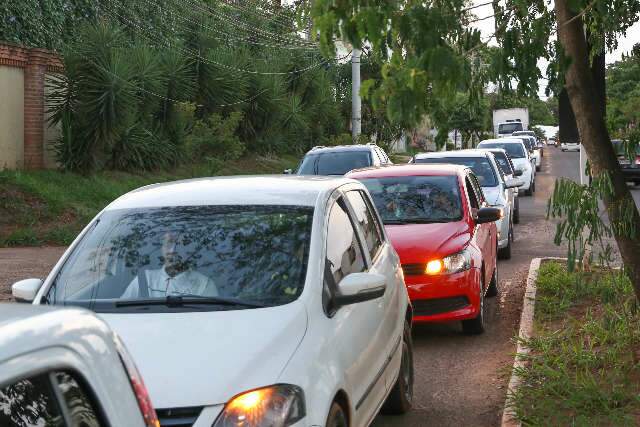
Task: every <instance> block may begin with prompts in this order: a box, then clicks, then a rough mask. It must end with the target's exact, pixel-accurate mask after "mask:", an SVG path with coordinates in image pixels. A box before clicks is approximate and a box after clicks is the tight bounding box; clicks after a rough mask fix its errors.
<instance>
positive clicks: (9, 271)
mask: <svg viewBox="0 0 640 427" xmlns="http://www.w3.org/2000/svg"><path fill="white" fill-rule="evenodd" d="M65 249H66V248H64V247H58V246H45V247H41V248H10V249H0V301H7V300H10V299H11V285H12V284H13V283H14V282H16V281H18V280H22V279H30V278H42V279H44V278H45V277H46V275H47V274H49V271H51V268H52V267H53V266H54V264H55V263H56V262H57V261H58V259H59V258H60V256H62V253H63V252H64V250H65Z"/></svg>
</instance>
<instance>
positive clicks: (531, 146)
mask: <svg viewBox="0 0 640 427" xmlns="http://www.w3.org/2000/svg"><path fill="white" fill-rule="evenodd" d="M513 138H518V139H521V140H522V142H523V143H524V145H525V146H526V147H527V150H529V153H530V154H531V158H532V159H533V162H534V164H535V169H536V171H539V170H540V168H541V167H542V152H541V150H540V147H538V145H537V143H536V138H535V137H533V136H528V135H521V136H517V135H514V136H513Z"/></svg>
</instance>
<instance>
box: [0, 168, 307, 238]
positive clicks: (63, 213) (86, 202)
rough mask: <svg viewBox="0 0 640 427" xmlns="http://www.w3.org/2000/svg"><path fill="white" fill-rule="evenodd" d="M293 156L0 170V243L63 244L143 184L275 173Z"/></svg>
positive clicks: (281, 169)
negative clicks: (147, 168)
mask: <svg viewBox="0 0 640 427" xmlns="http://www.w3.org/2000/svg"><path fill="white" fill-rule="evenodd" d="M298 161H299V157H298V156H284V157H263V156H248V157H244V158H242V159H239V160H237V161H234V162H228V163H224V164H220V163H216V164H211V163H209V164H196V165H187V166H181V167H179V168H177V169H175V170H173V171H160V172H152V173H144V174H133V173H123V172H101V173H97V174H94V175H91V176H83V175H78V174H74V173H65V172H60V171H55V170H46V171H7V170H5V171H0V196H1V197H0V246H34V245H41V244H44V243H48V244H59V245H67V244H69V243H70V242H71V241H72V240H73V238H74V237H75V235H76V234H77V233H78V232H79V231H80V230H81V229H82V227H83V226H84V225H85V224H86V223H87V222H88V221H89V220H90V219H91V218H92V217H93V216H95V215H96V214H97V213H98V212H99V211H100V210H101V209H102V208H104V207H105V206H106V205H107V204H109V203H110V202H111V201H113V200H114V199H116V198H117V197H119V196H120V195H122V194H124V193H126V192H128V191H131V190H133V189H135V188H138V187H141V186H143V185H147V184H153V183H157V182H167V181H174V180H178V179H186V178H195V177H203V176H222V175H244V174H271V173H276V174H280V173H282V171H283V170H284V169H287V168H291V167H294V166H295V165H296V164H297V162H298Z"/></svg>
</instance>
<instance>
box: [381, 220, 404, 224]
mask: <svg viewBox="0 0 640 427" xmlns="http://www.w3.org/2000/svg"><path fill="white" fill-rule="evenodd" d="M382 222H383V223H384V224H385V225H387V224H390V225H402V224H406V223H407V222H406V221H401V220H399V219H383V220H382Z"/></svg>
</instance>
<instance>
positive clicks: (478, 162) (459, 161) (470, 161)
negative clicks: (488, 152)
mask: <svg viewBox="0 0 640 427" xmlns="http://www.w3.org/2000/svg"><path fill="white" fill-rule="evenodd" d="M416 163H439V164H442V163H450V164H454V165H462V166H466V167H468V168H470V169H471V170H472V171H473V173H474V174H475V175H476V176H477V177H478V179H479V181H480V185H482V186H486V187H495V186H497V185H498V177H497V176H496V172H495V169H494V167H493V165H492V164H491V162H490V161H489V159H488V158H487V157H485V156H482V157H426V158H416Z"/></svg>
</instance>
